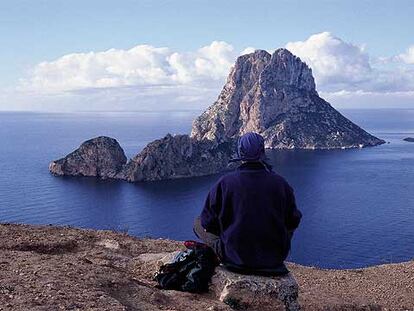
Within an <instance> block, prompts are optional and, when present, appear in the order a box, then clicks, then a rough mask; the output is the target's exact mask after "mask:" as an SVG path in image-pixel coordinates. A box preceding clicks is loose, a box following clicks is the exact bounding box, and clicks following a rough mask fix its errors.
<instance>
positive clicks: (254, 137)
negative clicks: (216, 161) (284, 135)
mask: <svg viewBox="0 0 414 311" xmlns="http://www.w3.org/2000/svg"><path fill="white" fill-rule="evenodd" d="M237 155H238V160H240V161H243V162H257V161H261V160H264V158H265V147H264V139H263V137H262V135H260V134H257V133H253V132H248V133H246V134H244V135H243V136H241V137H240V138H239V140H238V142H237Z"/></svg>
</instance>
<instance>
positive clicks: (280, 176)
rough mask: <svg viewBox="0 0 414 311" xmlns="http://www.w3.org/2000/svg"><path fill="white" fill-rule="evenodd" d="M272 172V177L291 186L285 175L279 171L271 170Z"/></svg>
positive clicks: (284, 184)
mask: <svg viewBox="0 0 414 311" xmlns="http://www.w3.org/2000/svg"><path fill="white" fill-rule="evenodd" d="M270 174H271V175H272V178H273V179H274V180H275V181H276V182H278V183H280V184H282V185H283V186H285V187H290V185H289V183H288V182H287V180H286V179H285V177H283V176H282V175H279V174H278V173H276V172H274V171H271V172H270Z"/></svg>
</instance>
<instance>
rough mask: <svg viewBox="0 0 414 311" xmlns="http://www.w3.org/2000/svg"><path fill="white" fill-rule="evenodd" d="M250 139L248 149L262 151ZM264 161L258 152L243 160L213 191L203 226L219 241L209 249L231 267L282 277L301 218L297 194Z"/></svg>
mask: <svg viewBox="0 0 414 311" xmlns="http://www.w3.org/2000/svg"><path fill="white" fill-rule="evenodd" d="M252 135H253V136H252ZM246 137H247V138H248V139H250V142H248V144H247V148H250V149H252V148H253V149H254V148H262V146H261V144H262V140H263V138H261V136H260V135H258V134H254V133H248V134H247V136H246ZM242 139H243V137H242V138H241V140H242ZM252 140H253V147H252V146H251V143H252ZM255 140H258V145H259V146H256V145H257V144H255V143H254V142H255ZM241 143H243V140H242V141H241ZM240 148H241V149H242V150H240ZM245 148H246V146H245ZM244 151H245V152H244V154H245V153H246V150H244ZM247 151H249V150H247ZM250 151H251V150H250ZM253 151H254V150H253ZM256 151H257V150H256ZM240 153H242V154H243V145H241V146H240V142H239V154H240ZM247 153H248V152H247ZM253 153H254V152H253ZM263 154H264V146H263ZM262 156H263V155H262V154H260V155H259V154H258V153H257V152H256V154H254V156H252V157H251V158H248V157H247V158H246V156H245V157H244V159H243V157H241V158H242V160H245V162H244V163H243V164H242V165H240V166H239V168H238V169H237V170H236V171H234V172H232V173H229V174H227V175H225V176H223V177H222V178H221V179H220V180H219V181H218V182H217V183H216V184H215V185H214V187H213V188H212V189H211V191H210V192H209V194H208V196H207V199H206V202H205V205H204V208H203V211H202V213H201V216H200V220H199V222H200V225H201V226H202V228H204V229H205V231H207V232H208V233H210V234H212V235H210V237H211V236H213V235H215V236H217V237H218V238H217V240H216V241H214V239H213V240H212V241H213V243H211V242H212V241H207V243H208V244H209V242H210V244H212V247H213V248H214V249H215V250H216V253H217V254H218V255H219V257H220V258H221V260H222V261H223V263H225V264H226V265H227V266H228V267H230V268H233V269H235V270H240V271H242V272H247V273H249V272H250V273H255V272H257V273H262V272H263V273H276V274H277V273H281V274H283V273H286V272H287V270H286V268H285V267H284V265H283V261H284V260H285V259H286V257H287V255H288V253H289V250H290V238H291V235H292V232H293V231H294V230H295V229H296V227H297V226H298V225H299V222H300V219H301V213H300V211H299V210H298V209H297V208H296V204H295V198H294V194H293V190H292V188H291V187H290V186H289V184H288V183H287V182H286V181H285V180H284V179H283V178H282V177H281V176H279V175H277V174H276V173H274V172H272V171H271V170H270V169H269V167H268V166H267V165H266V164H265V163H263V162H261V161H260V158H261V157H262ZM246 160H247V161H246ZM200 231H201V230H200V228H198V229H197V226H195V232H196V233H197V235H198V236H199V237H200V238H202V239H203V235H205V234H203V232H200ZM204 240H205V239H204Z"/></svg>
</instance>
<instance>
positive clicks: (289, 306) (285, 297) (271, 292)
mask: <svg viewBox="0 0 414 311" xmlns="http://www.w3.org/2000/svg"><path fill="white" fill-rule="evenodd" d="M210 290H211V291H212V292H213V293H214V294H215V295H216V297H217V298H218V299H219V300H220V301H223V302H224V303H226V304H228V305H229V306H231V307H232V308H233V309H242V310H243V309H244V310H258V311H267V310H269V311H270V310H272V311H277V310H289V311H298V310H300V305H299V303H298V291H299V288H298V284H297V282H296V280H295V278H294V277H293V275H292V274H290V273H289V274H287V275H285V276H277V277H265V276H256V275H242V274H237V273H234V272H230V271H228V270H226V269H225V268H224V267H222V266H219V267H217V268H216V273H215V275H214V276H213V278H212V284H211V286H210Z"/></svg>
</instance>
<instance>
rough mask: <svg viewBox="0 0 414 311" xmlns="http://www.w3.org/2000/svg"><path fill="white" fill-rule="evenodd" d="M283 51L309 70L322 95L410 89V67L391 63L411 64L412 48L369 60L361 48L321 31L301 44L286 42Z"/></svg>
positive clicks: (412, 74)
mask: <svg viewBox="0 0 414 311" xmlns="http://www.w3.org/2000/svg"><path fill="white" fill-rule="evenodd" d="M286 48H287V49H288V50H290V51H291V52H292V53H293V54H295V55H297V56H299V57H300V58H301V59H302V60H303V61H305V62H306V63H307V64H308V65H309V66H310V67H311V68H312V71H313V74H314V76H315V79H316V83H317V86H318V90H320V91H322V92H335V93H336V94H341V91H342V92H347V93H349V92H351V93H352V92H355V94H357V93H358V94H360V93H361V92H364V94H365V95H366V94H374V93H375V94H378V93H389V92H409V91H412V90H414V71H413V68H412V67H409V66H407V65H405V64H401V62H399V63H398V62H395V60H396V59H399V60H404V61H405V62H406V63H409V62H410V61H413V62H414V47H411V48H409V49H408V50H407V52H406V53H405V54H401V55H399V56H397V57H395V56H393V57H378V58H371V57H369V55H368V54H367V52H366V51H365V49H364V47H363V46H360V45H355V44H353V43H349V42H345V41H344V40H342V39H340V38H338V37H335V36H334V35H332V34H331V33H329V32H322V33H319V34H315V35H312V36H310V37H309V38H308V39H307V40H305V41H298V42H289V43H288V44H287V45H286Z"/></svg>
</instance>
